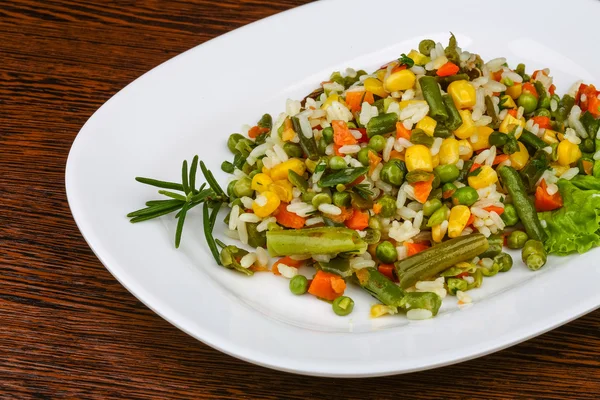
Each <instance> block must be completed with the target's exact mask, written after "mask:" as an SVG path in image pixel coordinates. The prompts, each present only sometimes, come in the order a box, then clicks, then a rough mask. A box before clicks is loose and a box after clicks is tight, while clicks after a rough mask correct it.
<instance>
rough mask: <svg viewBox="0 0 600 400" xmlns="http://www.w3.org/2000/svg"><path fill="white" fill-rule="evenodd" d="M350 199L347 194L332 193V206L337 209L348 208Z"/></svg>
mask: <svg viewBox="0 0 600 400" xmlns="http://www.w3.org/2000/svg"><path fill="white" fill-rule="evenodd" d="M351 199H352V197H351V196H350V193H348V192H337V191H336V192H334V193H333V204H334V205H336V206H338V207H348V206H349V205H350V200H351Z"/></svg>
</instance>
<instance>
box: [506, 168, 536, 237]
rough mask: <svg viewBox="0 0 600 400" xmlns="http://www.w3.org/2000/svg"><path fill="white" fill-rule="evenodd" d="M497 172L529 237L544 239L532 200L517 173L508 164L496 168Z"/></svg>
mask: <svg viewBox="0 0 600 400" xmlns="http://www.w3.org/2000/svg"><path fill="white" fill-rule="evenodd" d="M497 172H498V175H499V176H500V179H501V180H502V183H503V185H504V187H505V188H506V190H507V191H508V193H509V194H510V196H511V197H512V201H513V205H514V206H515V208H516V210H517V214H518V215H519V219H520V220H521V222H522V223H523V225H524V226H525V230H526V231H527V234H528V235H529V237H530V238H532V239H535V240H540V241H543V240H545V238H546V233H545V232H544V229H543V228H542V225H541V223H540V220H539V218H538V216H537V212H536V211H535V207H534V206H533V203H532V201H531V200H530V199H529V197H528V196H527V190H526V189H525V185H524V183H523V180H522V179H521V176H520V175H519V173H518V172H517V171H516V170H515V169H514V168H512V167H509V166H502V167H500V168H498V170H497Z"/></svg>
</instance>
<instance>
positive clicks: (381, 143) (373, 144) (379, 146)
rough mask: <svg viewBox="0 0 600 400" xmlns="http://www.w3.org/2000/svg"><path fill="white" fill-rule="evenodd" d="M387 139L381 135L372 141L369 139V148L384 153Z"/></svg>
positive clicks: (374, 137)
mask: <svg viewBox="0 0 600 400" xmlns="http://www.w3.org/2000/svg"><path fill="white" fill-rule="evenodd" d="M386 142H387V141H386V139H385V138H384V137H383V136H381V135H375V136H373V137H372V138H371V139H369V147H370V148H372V149H373V150H375V151H376V152H378V153H379V152H382V151H383V149H384V148H385V144H386Z"/></svg>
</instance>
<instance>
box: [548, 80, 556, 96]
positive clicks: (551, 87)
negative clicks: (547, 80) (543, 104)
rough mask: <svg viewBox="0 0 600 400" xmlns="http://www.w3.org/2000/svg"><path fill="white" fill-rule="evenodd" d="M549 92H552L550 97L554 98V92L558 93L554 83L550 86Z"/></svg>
mask: <svg viewBox="0 0 600 400" xmlns="http://www.w3.org/2000/svg"><path fill="white" fill-rule="evenodd" d="M548 92H550V96H554V92H556V86H554V83H553V84H552V85H550V87H549V88H548Z"/></svg>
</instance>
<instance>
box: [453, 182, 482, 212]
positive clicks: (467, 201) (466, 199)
mask: <svg viewBox="0 0 600 400" xmlns="http://www.w3.org/2000/svg"><path fill="white" fill-rule="evenodd" d="M477 200H479V194H478V193H477V190H475V189H473V188H472V187H471V186H464V187H461V188H458V189H456V191H455V192H454V194H453V195H452V204H454V205H455V206H457V205H459V204H461V205H465V206H469V207H470V206H472V205H473V204H474V203H475V202H476V201H477Z"/></svg>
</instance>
